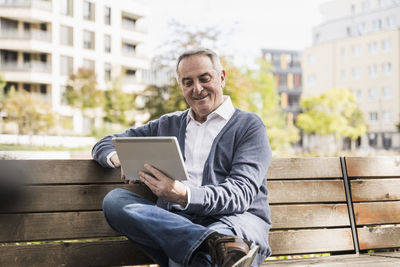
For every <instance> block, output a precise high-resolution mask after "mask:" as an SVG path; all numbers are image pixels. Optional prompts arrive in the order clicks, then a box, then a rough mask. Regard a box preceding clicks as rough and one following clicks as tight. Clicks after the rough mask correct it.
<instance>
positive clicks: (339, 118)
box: [297, 89, 367, 140]
mask: <svg viewBox="0 0 400 267" xmlns="http://www.w3.org/2000/svg"><path fill="white" fill-rule="evenodd" d="M300 105H301V107H302V109H303V113H302V114H300V115H299V116H298V117H297V125H298V126H299V127H300V128H301V129H302V130H303V131H304V133H308V134H317V135H330V134H332V135H334V136H335V137H336V138H339V137H349V138H350V139H351V140H356V139H357V138H358V137H360V136H361V135H363V134H365V133H366V131H367V125H366V124H365V121H364V117H363V114H362V112H361V110H360V109H359V108H358V107H357V104H356V102H355V97H354V94H353V92H352V91H351V90H348V89H333V90H329V91H327V92H326V93H323V94H321V95H317V96H311V97H306V98H302V99H301V102H300Z"/></svg>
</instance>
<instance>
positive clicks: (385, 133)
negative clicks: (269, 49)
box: [302, 0, 400, 149]
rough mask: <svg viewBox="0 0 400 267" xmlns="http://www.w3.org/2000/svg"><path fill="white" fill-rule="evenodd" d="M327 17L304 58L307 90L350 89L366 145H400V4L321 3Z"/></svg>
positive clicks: (376, 0) (377, 0)
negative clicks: (364, 126)
mask: <svg viewBox="0 0 400 267" xmlns="http://www.w3.org/2000/svg"><path fill="white" fill-rule="evenodd" d="M321 12H322V14H323V16H324V22H323V23H322V24H321V25H318V26H317V27H315V28H314V29H313V45H312V46H311V47H309V48H307V49H306V50H305V51H304V53H303V57H302V66H303V78H304V80H303V94H304V95H306V96H309V95H316V94H321V93H323V92H324V91H326V90H329V89H333V88H349V89H351V90H352V91H353V92H354V94H355V96H356V101H357V103H358V106H359V107H360V109H361V110H362V111H363V113H364V118H365V120H366V122H367V124H368V133H367V135H366V136H363V137H362V138H361V145H363V146H364V147H365V146H370V147H374V148H379V149H381V148H384V149H391V148H395V147H397V148H398V147H399V146H400V136H399V133H398V131H397V128H396V124H398V123H399V122H400V4H398V3H397V2H396V1H386V0H334V1H329V2H326V3H324V4H322V5H321Z"/></svg>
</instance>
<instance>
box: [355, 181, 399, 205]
mask: <svg viewBox="0 0 400 267" xmlns="http://www.w3.org/2000/svg"><path fill="white" fill-rule="evenodd" d="M350 184H351V193H352V199H353V201H375V200H400V179H371V180H369V179H368V180H366V179H357V180H353V181H351V182H350Z"/></svg>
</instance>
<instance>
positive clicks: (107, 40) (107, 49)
mask: <svg viewBox="0 0 400 267" xmlns="http://www.w3.org/2000/svg"><path fill="white" fill-rule="evenodd" d="M104 52H106V53H111V35H108V34H106V35H104Z"/></svg>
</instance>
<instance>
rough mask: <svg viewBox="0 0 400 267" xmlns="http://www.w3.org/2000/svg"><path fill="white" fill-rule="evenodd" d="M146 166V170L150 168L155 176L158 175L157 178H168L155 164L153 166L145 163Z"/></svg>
mask: <svg viewBox="0 0 400 267" xmlns="http://www.w3.org/2000/svg"><path fill="white" fill-rule="evenodd" d="M144 168H145V169H146V170H148V171H149V172H150V173H151V174H153V175H154V177H156V178H166V177H167V176H165V175H164V174H163V173H162V172H160V171H159V170H158V169H156V168H154V167H153V166H151V165H149V164H144Z"/></svg>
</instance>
